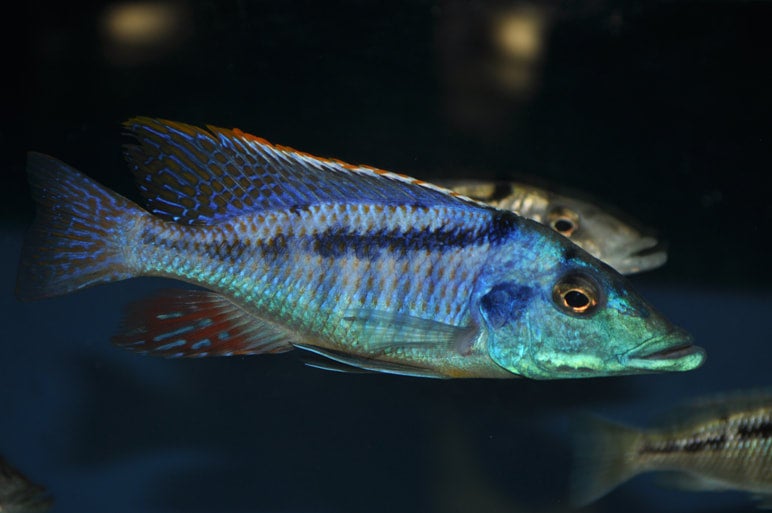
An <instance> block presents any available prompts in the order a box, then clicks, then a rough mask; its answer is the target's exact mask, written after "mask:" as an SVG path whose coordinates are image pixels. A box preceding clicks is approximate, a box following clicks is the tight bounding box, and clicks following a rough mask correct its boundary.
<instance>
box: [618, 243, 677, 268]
mask: <svg viewBox="0 0 772 513" xmlns="http://www.w3.org/2000/svg"><path fill="white" fill-rule="evenodd" d="M620 249H621V248H620ZM665 262H667V247H666V244H664V243H663V242H661V241H659V240H657V239H656V238H654V237H641V238H640V239H637V240H636V241H634V242H630V243H628V244H626V245H625V247H624V254H623V255H622V256H620V258H619V261H618V262H616V265H614V263H612V262H609V264H610V265H611V266H612V267H614V268H616V269H617V270H619V269H622V270H623V271H624V273H625V274H633V273H639V272H642V271H648V270H651V269H655V268H657V267H660V266H662V265H664V264H665Z"/></svg>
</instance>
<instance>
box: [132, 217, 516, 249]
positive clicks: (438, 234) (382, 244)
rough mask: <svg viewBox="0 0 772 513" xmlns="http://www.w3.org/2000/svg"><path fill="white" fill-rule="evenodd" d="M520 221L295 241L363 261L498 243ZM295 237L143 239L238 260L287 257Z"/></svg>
mask: <svg viewBox="0 0 772 513" xmlns="http://www.w3.org/2000/svg"><path fill="white" fill-rule="evenodd" d="M518 223H519V218H518V217H517V216H516V215H514V214H512V213H510V212H505V211H497V210H494V209H491V218H490V222H489V223H488V226H487V227H486V228H485V229H483V230H481V229H479V228H469V229H464V228H455V229H447V228H441V229H438V230H433V231H427V230H420V229H410V230H407V231H401V230H381V231H376V232H373V233H361V232H356V231H350V230H347V229H346V228H345V227H335V228H329V229H327V230H325V231H323V232H321V233H318V234H315V235H309V236H306V237H303V238H302V239H295V240H296V242H297V243H298V246H296V247H305V248H310V249H311V250H312V251H314V252H315V253H317V254H319V255H321V256H324V257H333V258H334V257H339V256H342V255H344V254H347V253H355V254H356V255H357V256H358V257H359V258H377V257H378V255H379V254H380V252H381V251H383V250H390V251H397V252H400V253H407V252H410V251H415V250H429V251H438V252H442V251H446V250H450V249H456V248H461V247H467V246H471V245H475V244H482V243H485V242H488V243H491V244H497V243H499V242H501V241H503V240H506V239H507V238H508V237H509V236H510V235H511V234H512V233H514V232H515V231H516V230H517V227H518ZM292 239H293V237H292V236H291V235H290V236H285V235H277V236H276V237H273V238H271V239H266V240H261V241H258V242H254V243H252V244H254V246H253V245H252V244H250V242H249V241H246V240H238V239H237V240H235V241H234V242H232V243H228V242H226V241H215V242H212V243H204V242H198V241H196V240H191V241H185V240H180V239H168V238H166V237H164V235H163V233H159V232H157V231H155V230H152V229H146V230H145V231H144V232H143V234H142V237H141V240H142V242H143V243H144V244H147V245H153V246H157V247H161V248H167V249H170V250H173V251H179V252H194V253H198V254H204V255H207V256H209V257H210V258H217V259H223V260H224V259H228V260H236V259H238V258H239V257H241V256H242V255H243V254H244V253H247V252H249V251H250V250H251V249H253V248H254V250H257V251H259V252H260V253H262V254H263V255H264V256H268V257H277V256H279V255H282V254H284V253H285V252H286V251H287V249H288V247H289V243H290V241H291V240H292Z"/></svg>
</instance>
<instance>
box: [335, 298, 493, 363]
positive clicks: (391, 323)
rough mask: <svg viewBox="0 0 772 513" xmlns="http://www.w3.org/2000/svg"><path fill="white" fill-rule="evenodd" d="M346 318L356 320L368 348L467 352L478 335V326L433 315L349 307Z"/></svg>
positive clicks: (349, 320) (345, 319)
mask: <svg viewBox="0 0 772 513" xmlns="http://www.w3.org/2000/svg"><path fill="white" fill-rule="evenodd" d="M343 319H344V321H347V322H350V323H355V324H357V325H358V327H359V328H360V329H361V330H362V331H361V332H360V335H361V337H362V340H364V341H365V344H366V347H367V348H368V350H371V351H373V352H383V351H389V350H393V349H396V348H399V347H416V346H426V347H428V346H436V347H443V348H446V349H447V350H449V351H456V352H458V353H459V354H462V355H463V354H467V353H468V352H469V350H470V349H471V346H472V344H473V343H474V341H475V339H476V337H477V332H478V330H477V327H476V326H454V325H452V324H445V323H443V322H438V321H434V320H431V319H422V318H420V317H415V316H412V315H407V314H402V313H397V312H385V311H380V310H365V309H360V310H349V311H347V312H346V314H345V315H344V317H343Z"/></svg>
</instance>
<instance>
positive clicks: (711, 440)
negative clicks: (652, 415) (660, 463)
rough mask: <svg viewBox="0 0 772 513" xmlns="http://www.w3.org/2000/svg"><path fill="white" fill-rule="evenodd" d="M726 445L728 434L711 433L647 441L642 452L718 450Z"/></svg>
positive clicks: (663, 452) (666, 452)
mask: <svg viewBox="0 0 772 513" xmlns="http://www.w3.org/2000/svg"><path fill="white" fill-rule="evenodd" d="M725 445H726V435H725V434H723V433H722V434H720V435H710V436H705V437H703V438H699V437H695V438H689V439H681V440H665V441H663V442H655V443H647V444H644V445H643V447H641V450H640V451H639V452H640V454H669V453H676V452H700V451H705V450H711V451H716V450H719V449H723V448H724V446H725Z"/></svg>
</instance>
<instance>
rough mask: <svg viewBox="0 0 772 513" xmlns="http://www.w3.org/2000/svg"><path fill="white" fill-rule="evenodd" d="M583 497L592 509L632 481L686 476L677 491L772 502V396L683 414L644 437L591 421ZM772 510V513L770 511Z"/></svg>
mask: <svg viewBox="0 0 772 513" xmlns="http://www.w3.org/2000/svg"><path fill="white" fill-rule="evenodd" d="M577 451H578V454H579V459H578V466H577V472H576V478H577V481H576V483H575V487H574V491H575V496H576V497H577V498H579V501H578V502H580V503H586V502H589V501H591V500H594V499H595V498H597V497H599V496H601V495H602V494H604V493H606V492H607V491H608V490H610V489H611V488H612V487H613V486H615V485H617V484H619V483H620V482H622V481H624V480H626V479H629V478H630V477H632V476H634V475H636V474H639V473H642V472H651V471H667V472H672V471H676V472H680V473H681V474H680V477H675V478H672V477H671V478H670V479H669V480H668V481H669V482H670V484H672V485H673V486H677V487H681V488H686V489H693V490H742V491H747V492H750V493H753V494H756V495H760V496H763V497H766V500H767V501H770V499H772V393H770V392H769V391H763V392H748V393H736V394H730V395H727V396H725V397H720V398H718V399H713V400H703V401H700V402H698V403H696V404H694V405H688V406H686V407H685V408H681V409H680V410H679V411H678V413H677V416H676V418H675V419H673V420H672V421H670V422H669V423H668V424H665V425H663V426H660V427H657V428H653V429H648V430H636V429H632V428H627V427H624V426H619V425H615V424H611V423H607V422H605V421H601V420H591V419H587V422H586V423H584V424H583V426H582V429H581V431H580V432H579V433H578V436H577ZM768 506H772V503H771V504H768Z"/></svg>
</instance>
